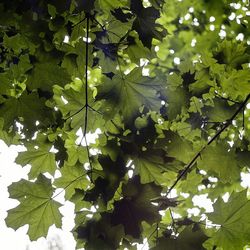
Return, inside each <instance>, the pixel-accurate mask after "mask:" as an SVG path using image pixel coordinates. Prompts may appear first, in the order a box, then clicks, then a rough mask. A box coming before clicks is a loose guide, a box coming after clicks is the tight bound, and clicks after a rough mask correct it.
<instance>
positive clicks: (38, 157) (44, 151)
mask: <svg viewBox="0 0 250 250" xmlns="http://www.w3.org/2000/svg"><path fill="white" fill-rule="evenodd" d="M15 162H16V163H17V164H20V165H22V166H25V165H27V164H30V165H31V169H30V172H29V178H30V179H34V178H36V177H37V176H38V175H39V174H40V173H46V172H48V173H50V174H51V175H54V173H55V171H56V161H55V154H54V153H52V152H49V151H48V148H39V149H32V148H31V149H28V151H25V152H20V153H18V156H17V158H16V160H15Z"/></svg>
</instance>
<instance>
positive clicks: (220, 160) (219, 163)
mask: <svg viewBox="0 0 250 250" xmlns="http://www.w3.org/2000/svg"><path fill="white" fill-rule="evenodd" d="M229 150H230V149H229V147H228V146H226V145H218V144H217V145H210V146H209V147H207V148H206V149H205V150H204V151H203V152H202V153H201V158H200V159H199V160H198V167H199V168H200V169H204V170H208V171H211V172H213V173H215V174H216V175H217V176H218V177H219V178H220V180H221V181H222V182H224V183H226V182H233V180H236V179H238V178H239V175H240V170H239V167H238V166H237V159H236V154H235V153H234V152H229ZM231 150H232V149H231Z"/></svg>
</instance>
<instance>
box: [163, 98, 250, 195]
mask: <svg viewBox="0 0 250 250" xmlns="http://www.w3.org/2000/svg"><path fill="white" fill-rule="evenodd" d="M249 99H250V94H248V96H247V97H246V99H245V101H244V102H243V103H241V105H240V106H239V108H238V109H237V110H236V112H235V113H234V114H233V115H232V117H231V118H230V119H229V120H227V121H226V122H225V124H224V126H223V127H222V128H221V129H220V130H219V131H218V132H217V133H216V134H215V135H214V136H213V137H212V138H210V139H209V140H208V142H207V144H206V145H205V146H203V147H202V149H201V150H200V151H199V152H198V153H197V154H196V155H195V156H194V157H193V158H192V160H191V161H190V162H189V163H188V164H187V166H186V167H185V168H184V169H183V171H182V172H181V174H180V175H179V176H178V177H177V179H176V181H175V182H174V184H173V185H172V186H171V187H170V188H169V190H168V192H167V194H166V196H167V195H168V194H169V193H170V192H171V191H172V190H173V188H174V187H175V186H176V185H177V183H178V182H179V181H180V180H181V179H182V177H183V176H184V175H185V174H186V173H187V172H188V171H189V169H191V168H192V166H193V165H194V163H195V162H196V160H197V158H198V157H199V156H200V155H201V153H202V151H203V150H204V149H205V148H206V147H207V146H209V145H210V144H211V143H212V142H213V141H215V139H216V138H217V137H219V136H220V134H221V133H222V132H223V131H224V130H225V129H226V128H227V127H228V126H229V125H230V124H232V121H233V120H234V118H235V117H236V116H237V115H238V114H239V113H240V112H241V110H242V109H244V108H245V106H246V104H247V102H248V100H249Z"/></svg>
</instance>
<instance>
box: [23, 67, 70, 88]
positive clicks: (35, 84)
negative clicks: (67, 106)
mask: <svg viewBox="0 0 250 250" xmlns="http://www.w3.org/2000/svg"><path fill="white" fill-rule="evenodd" d="M55 72H57V73H56V74H55ZM28 82H29V86H30V87H31V88H32V89H38V88H39V89H42V90H45V91H52V87H53V86H54V85H59V86H64V85H65V84H67V83H70V82H71V77H70V75H69V74H68V73H67V71H66V69H64V68H62V67H60V66H58V65H56V64H54V63H50V62H44V63H38V64H36V65H35V67H34V69H33V71H32V75H31V76H30V77H29V81H28Z"/></svg>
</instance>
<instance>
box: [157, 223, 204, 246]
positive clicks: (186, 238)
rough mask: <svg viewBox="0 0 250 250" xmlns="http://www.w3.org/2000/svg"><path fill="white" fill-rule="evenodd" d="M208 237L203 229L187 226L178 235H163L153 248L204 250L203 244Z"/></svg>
mask: <svg viewBox="0 0 250 250" xmlns="http://www.w3.org/2000/svg"><path fill="white" fill-rule="evenodd" d="M206 239H207V237H206V235H205V234H204V233H203V232H202V230H201V229H198V230H194V229H192V228H191V226H189V227H186V228H185V229H184V230H183V231H182V232H181V233H180V235H179V236H178V237H176V238H172V237H171V238H170V237H166V238H164V237H161V238H160V239H159V241H158V244H157V245H156V246H155V247H153V248H152V250H165V249H171V250H180V249H181V250H203V249H205V248H204V247H203V246H202V244H203V242H204V241H205V240H206Z"/></svg>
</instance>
